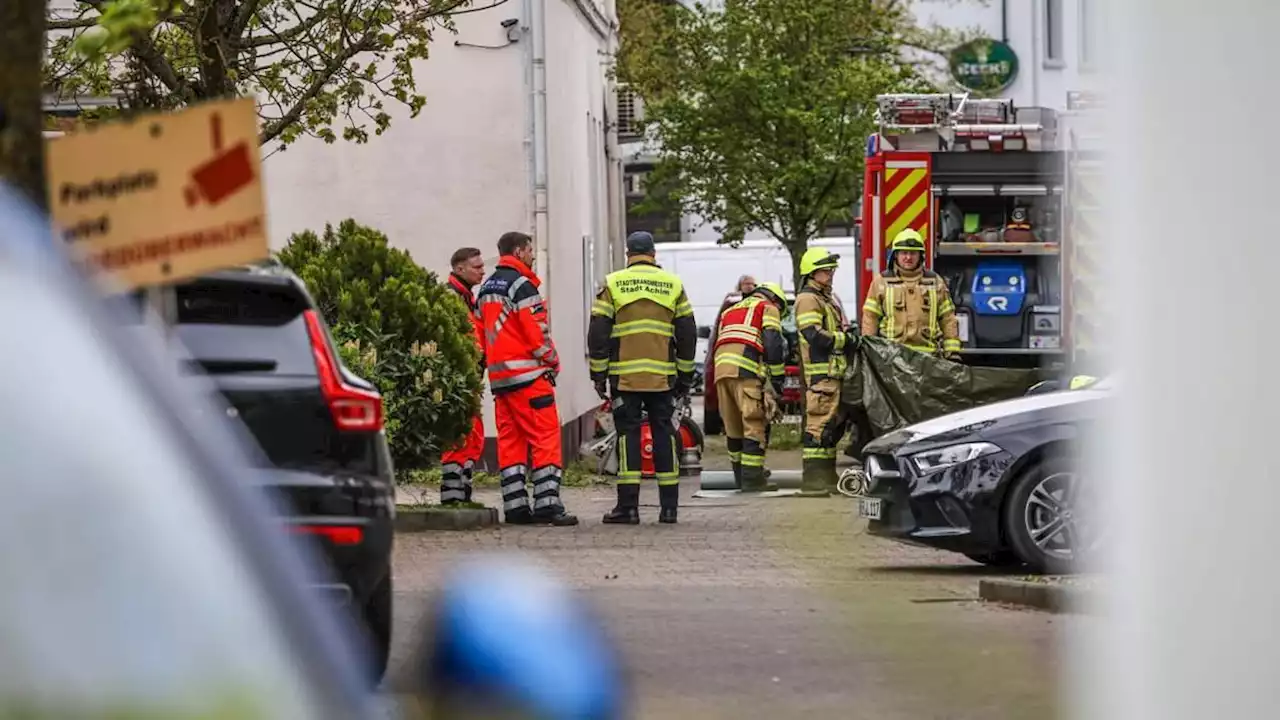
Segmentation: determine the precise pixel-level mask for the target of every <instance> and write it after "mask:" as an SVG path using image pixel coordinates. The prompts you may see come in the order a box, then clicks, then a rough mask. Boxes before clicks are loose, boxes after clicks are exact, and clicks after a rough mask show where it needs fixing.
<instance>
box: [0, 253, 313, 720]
mask: <svg viewBox="0 0 1280 720" xmlns="http://www.w3.org/2000/svg"><path fill="white" fill-rule="evenodd" d="M4 252H5V251H4V250H3V249H0V316H3V320H4V326H5V329H6V332H7V333H8V337H9V339H10V341H11V342H12V343H14V345H13V347H21V348H22V352H8V353H3V354H0V377H3V378H6V380H5V381H3V382H0V400H2V401H3V404H4V407H5V410H6V411H5V412H4V413H0V458H3V461H2V464H0V468H2V469H0V482H3V484H4V488H5V498H6V502H5V503H4V504H3V505H0V547H4V548H6V551H5V552H4V553H3V554H0V583H2V584H3V586H4V588H5V591H4V593H3V594H2V597H0V637H2V638H4V642H3V644H2V645H0V714H5V715H7V712H8V711H13V712H19V711H18V709H19V708H21V709H22V710H21V712H19V714H22V716H23V717H33V718H34V717H90V716H92V717H108V716H110V717H141V716H146V717H197V716H199V717H234V718H259V717H261V718H267V717H271V718H304V717H307V718H309V717H320V716H323V715H324V714H325V712H324V711H323V710H322V709H320V708H318V707H315V706H314V705H313V704H314V703H315V702H317V701H318V697H317V695H316V693H315V692H314V688H309V687H308V679H307V676H306V675H305V674H304V670H303V669H302V668H303V667H304V665H303V664H301V663H299V662H297V660H296V658H293V657H291V650H290V646H289V644H288V640H287V639H286V636H285V635H284V631H283V630H282V629H281V627H280V622H279V618H278V617H276V615H275V614H274V613H273V612H272V611H271V609H270V607H271V606H270V605H269V603H268V601H267V600H266V599H265V597H266V596H265V593H266V592H267V591H266V590H265V588H264V586H263V585H262V583H261V580H260V579H259V578H258V577H256V576H254V575H253V574H252V570H251V567H252V566H251V564H250V563H248V562H246V558H245V556H244V554H243V553H244V547H245V546H243V545H241V544H239V543H238V542H237V541H235V539H234V538H233V537H232V533H231V530H230V528H229V527H228V525H227V523H226V518H224V517H220V516H219V515H217V508H218V507H219V506H218V505H216V504H214V503H212V502H211V501H210V497H211V495H210V494H209V492H210V488H209V486H208V484H207V481H206V480H205V479H204V478H203V477H202V476H200V475H197V474H196V473H197V472H198V471H197V470H195V469H193V468H191V467H190V465H191V463H190V462H189V460H190V458H189V457H187V455H186V453H185V452H183V451H182V449H181V447H182V446H181V445H180V443H179V442H177V441H176V437H177V434H176V433H175V432H174V431H173V429H172V428H171V427H168V426H166V425H165V424H164V420H162V419H161V418H160V417H159V415H158V413H157V410H156V407H155V406H154V405H152V404H151V402H150V401H148V399H147V396H145V395H143V394H142V393H140V392H139V386H138V384H137V381H136V379H135V376H134V375H132V374H131V373H130V372H128V371H126V370H125V369H124V368H125V366H124V365H123V364H122V363H123V360H122V358H121V357H120V356H119V355H118V354H117V353H116V352H115V351H114V350H113V348H112V347H111V346H110V345H108V344H106V343H105V342H104V338H103V337H102V336H101V335H99V334H97V333H96V332H95V330H94V327H93V326H92V325H91V324H90V321H89V320H88V319H86V318H84V317H83V314H82V313H81V312H80V306H79V304H78V303H77V302H76V301H75V298H73V297H69V296H67V295H66V294H64V293H62V292H60V291H56V290H53V289H51V288H50V287H49V284H48V283H47V282H43V281H42V280H44V278H41V277H33V276H32V275H31V274H29V273H27V272H24V271H20V270H18V269H17V268H16V267H15V266H13V265H12V264H6V256H5V254H4Z"/></svg>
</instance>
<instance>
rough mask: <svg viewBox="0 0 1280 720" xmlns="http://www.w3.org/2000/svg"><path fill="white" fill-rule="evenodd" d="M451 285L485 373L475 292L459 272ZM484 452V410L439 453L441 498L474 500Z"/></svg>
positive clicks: (451, 500) (481, 368)
mask: <svg viewBox="0 0 1280 720" xmlns="http://www.w3.org/2000/svg"><path fill="white" fill-rule="evenodd" d="M449 289H450V290H453V291H454V292H456V293H457V294H458V297H459V298H461V299H462V302H463V303H465V304H466V306H467V310H468V311H469V313H470V315H471V330H472V332H474V333H475V339H476V349H478V350H479V351H480V374H481V377H483V376H484V368H485V362H484V326H483V325H482V324H481V322H480V314H479V313H478V312H476V300H475V296H474V295H472V294H471V288H469V287H467V286H466V284H465V283H464V282H462V280H459V279H458V276H457V275H449ZM483 453H484V414H483V413H479V412H478V413H476V416H475V418H473V419H472V421H471V431H470V432H468V433H467V435H466V437H464V438H463V439H462V440H461V441H459V442H458V444H457V445H455V446H453V447H452V448H449V449H448V450H447V451H445V452H444V454H442V455H441V456H440V502H441V503H448V502H467V501H470V500H471V478H472V473H474V471H475V466H476V463H478V462H480V456H481V455H482V454H483Z"/></svg>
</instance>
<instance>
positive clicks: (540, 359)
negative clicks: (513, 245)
mask: <svg viewBox="0 0 1280 720" xmlns="http://www.w3.org/2000/svg"><path fill="white" fill-rule="evenodd" d="M541 285H542V281H541V280H539V279H538V276H537V275H534V274H533V271H532V270H530V269H529V267H528V266H526V265H525V264H524V263H522V262H520V260H518V259H517V258H515V257H512V256H509V255H508V256H504V257H502V259H500V260H498V267H497V269H496V270H494V271H493V274H492V275H490V276H489V277H488V279H486V280H485V281H484V284H483V285H481V286H480V292H479V293H478V294H477V297H476V304H477V306H478V308H479V313H480V321H481V327H482V328H483V331H484V337H483V339H482V340H483V343H484V348H485V360H486V362H487V364H488V371H489V386H490V388H492V389H493V394H494V395H501V394H503V393H508V392H512V391H514V390H519V389H521V388H525V387H528V386H530V385H532V384H533V383H534V382H535V381H537V380H538V379H540V378H542V377H543V376H544V375H547V374H548V373H550V374H551V375H552V376H554V375H556V374H558V373H559V372H560V356H559V354H558V353H556V346H555V343H553V342H552V341H551V331H550V329H549V328H548V326H547V307H546V304H545V303H544V302H543V300H542V295H541V294H540V293H539V292H538V288H539V287H540V286H541Z"/></svg>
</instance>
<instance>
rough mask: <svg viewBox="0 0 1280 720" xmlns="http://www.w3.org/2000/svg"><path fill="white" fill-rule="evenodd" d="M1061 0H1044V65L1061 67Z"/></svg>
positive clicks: (1062, 62) (1062, 60)
mask: <svg viewBox="0 0 1280 720" xmlns="http://www.w3.org/2000/svg"><path fill="white" fill-rule="evenodd" d="M1062 20H1063V17H1062V0H1044V64H1045V65H1046V66H1049V67H1062V66H1063V65H1065V64H1066V62H1065V59H1064V58H1063V56H1062Z"/></svg>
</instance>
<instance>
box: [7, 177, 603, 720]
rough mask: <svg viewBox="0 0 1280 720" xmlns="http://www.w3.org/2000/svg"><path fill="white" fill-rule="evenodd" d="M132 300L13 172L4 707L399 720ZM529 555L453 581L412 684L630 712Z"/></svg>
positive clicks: (24, 713) (564, 712)
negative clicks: (93, 274) (57, 226)
mask: <svg viewBox="0 0 1280 720" xmlns="http://www.w3.org/2000/svg"><path fill="white" fill-rule="evenodd" d="M122 310H123V308H122V307H120V305H119V304H115V305H114V306H113V305H112V304H108V303H105V302H103V299H102V298H101V297H100V296H98V295H97V294H96V293H94V292H93V291H91V290H90V283H89V281H88V280H87V279H86V278H85V277H83V276H82V275H80V274H79V273H77V272H74V271H73V269H72V268H71V266H70V265H69V264H68V263H67V262H66V259H65V258H64V257H63V255H62V252H61V250H60V248H59V247H57V246H55V245H54V240H53V236H52V233H51V232H50V227H49V224H48V222H47V219H46V218H43V217H41V216H38V215H36V214H35V212H34V210H33V209H32V208H31V207H30V205H29V204H28V203H26V202H25V201H22V200H21V199H20V198H19V197H18V196H17V195H16V194H15V193H13V192H12V191H10V190H8V189H7V188H5V187H4V186H3V185H2V184H0V321H2V322H3V323H4V326H5V329H6V339H7V341H8V343H9V345H8V346H7V347H8V348H9V350H10V351H9V352H5V353H0V378H3V379H0V401H3V403H4V407H5V410H6V412H5V413H2V414H0V483H3V486H4V489H5V491H6V500H7V502H6V503H4V505H3V506H0V543H2V544H0V548H3V550H0V582H3V583H4V587H5V592H4V593H3V596H0V608H2V609H3V610H4V612H2V613H0V637H3V638H4V643H3V644H0V707H3V708H4V709H5V710H7V711H8V712H7V714H6V715H7V716H12V717H23V718H90V717H92V718H106V717H111V718H119V719H120V720H142V719H143V718H161V717H163V718H196V717H199V718H235V719H236V720H258V719H259V718H261V719H263V720H265V719H267V718H271V719H273V720H274V719H282V720H304V719H306V720H309V719H312V718H324V719H329V718H332V719H334V720H365V719H368V720H373V719H374V718H386V717H396V716H397V713H396V712H394V711H392V710H391V709H390V708H388V707H387V705H388V701H389V699H388V698H385V697H380V696H378V695H377V694H375V693H374V692H372V688H371V687H370V685H369V682H368V677H367V674H366V673H363V672H360V670H361V669H362V668H363V667H365V663H364V662H363V658H362V657H361V653H360V647H359V645H358V644H357V643H354V642H352V640H353V638H354V633H353V632H352V631H353V630H354V623H352V622H351V621H350V619H349V618H348V617H347V616H345V614H343V613H339V612H335V611H334V609H333V608H332V607H331V606H329V605H327V604H326V603H323V602H321V601H320V599H319V598H317V597H316V595H315V594H314V593H313V592H312V591H311V587H310V586H311V584H312V583H313V582H314V580H315V578H316V577H319V576H321V575H323V574H324V572H323V571H324V567H325V563H324V562H323V560H322V559H321V558H320V557H319V554H318V552H317V550H316V547H315V546H314V544H311V543H297V542H290V541H289V538H290V535H289V534H287V533H285V532H282V528H281V521H284V523H285V524H286V525H293V526H295V527H296V523H292V521H291V520H290V519H289V518H281V517H278V516H276V515H274V513H275V511H276V510H278V509H279V508H278V507H277V506H278V504H274V505H273V504H272V503H269V502H268V499H267V498H268V496H267V495H264V494H263V493H260V492H257V490H256V488H254V487H252V485H251V484H250V483H246V482H245V478H246V476H250V475H252V472H253V470H252V468H253V462H252V460H253V455H252V451H253V450H254V449H255V448H253V447H252V444H251V443H249V442H247V440H248V438H247V437H246V436H245V433H244V432H243V427H242V426H241V425H240V424H239V423H232V422H228V421H227V420H228V417H229V414H228V412H227V410H228V406H227V405H225V404H221V403H220V402H218V401H217V399H216V398H215V397H214V396H213V393H212V391H209V392H202V391H201V388H200V385H201V383H200V381H199V380H198V379H197V377H198V378H201V379H202V378H203V376H197V377H193V376H190V375H188V376H186V377H184V376H182V375H181V374H180V373H179V372H178V369H179V367H178V366H179V364H178V362H176V360H177V358H176V357H175V356H174V355H173V354H172V350H173V348H172V347H169V346H167V345H166V343H164V342H162V341H161V339H160V336H159V334H158V333H156V332H153V331H152V328H150V327H147V326H145V325H139V324H137V323H129V322H128V316H127V315H124V314H122V312H121V311H122ZM204 389H205V390H210V389H209V388H207V387H206V388H204ZM230 409H234V406H230ZM516 562H517V564H518V565H522V566H523V568H513V567H511V563H510V562H506V563H503V562H497V563H484V564H476V563H464V565H463V568H462V570H460V571H459V572H458V573H456V574H455V575H453V576H452V577H450V578H448V579H447V580H446V582H445V584H444V586H443V588H442V590H443V592H442V593H441V595H440V596H439V597H438V598H437V601H436V603H435V604H434V606H433V608H434V609H433V611H432V612H431V613H430V615H429V622H428V625H429V626H430V628H431V630H432V634H431V635H430V636H426V635H424V636H423V638H424V639H425V642H418V643H414V644H416V645H418V654H419V656H420V657H424V658H431V659H433V660H434V661H432V662H423V663H422V664H421V665H420V666H418V667H416V668H411V670H416V673H415V677H413V678H410V679H409V683H410V685H411V689H419V688H425V689H429V690H431V694H432V696H431V701H432V703H433V704H435V705H437V706H447V707H448V708H449V709H450V714H449V715H447V716H448V717H457V718H471V717H475V718H481V717H485V718H487V717H512V718H547V719H550V720H561V719H563V720H570V719H573V720H614V719H615V718H620V717H622V716H623V707H622V700H623V693H624V686H623V678H622V673H621V671H620V669H619V663H618V659H617V657H616V652H615V650H614V647H613V646H612V644H611V643H609V642H608V639H607V637H606V636H605V635H603V634H602V632H601V629H600V627H599V624H598V623H597V622H595V621H594V617H593V616H592V615H591V614H590V613H587V612H585V608H584V607H583V606H582V603H581V601H580V600H579V599H576V596H575V595H573V594H572V593H571V592H570V591H569V590H568V588H567V587H565V586H564V585H563V584H561V583H558V582H557V581H555V580H553V579H551V578H548V577H546V576H545V575H542V574H540V573H538V572H537V571H535V570H533V569H532V568H529V567H528V566H527V564H525V563H523V562H520V561H518V560H517V561H516ZM510 598H521V599H523V601H524V602H521V603H516V604H515V605H511V604H510ZM512 622H515V623H519V624H520V626H521V627H523V628H525V629H527V630H528V631H529V632H527V633H513V632H510V623H512ZM437 661H438V662H437ZM446 671H447V676H445V675H444V673H445V672H446ZM434 716H435V717H440V716H442V715H440V714H436V715H434Z"/></svg>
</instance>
